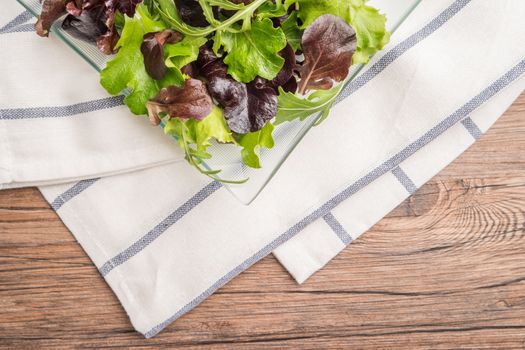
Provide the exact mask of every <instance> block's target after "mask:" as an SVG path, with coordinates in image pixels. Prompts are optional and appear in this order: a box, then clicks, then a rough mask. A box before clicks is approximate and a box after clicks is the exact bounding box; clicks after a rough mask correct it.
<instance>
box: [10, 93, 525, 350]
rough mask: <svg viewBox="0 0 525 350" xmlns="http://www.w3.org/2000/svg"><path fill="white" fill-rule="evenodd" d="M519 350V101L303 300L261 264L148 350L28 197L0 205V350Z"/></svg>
mask: <svg viewBox="0 0 525 350" xmlns="http://www.w3.org/2000/svg"><path fill="white" fill-rule="evenodd" d="M131 347H136V348H160V347H165V348H177V349H250V350H251V349H350V348H352V349H356V348H358V349H361V348H362V349H379V348H388V349H391V348H402V349H407V348H409V349H411V348H433V349H449V348H473V349H495V348H500V349H524V348H525V94H524V95H522V96H521V97H520V99H519V100H518V101H517V102H516V103H514V105H513V106H512V107H511V109H510V110H509V111H508V112H507V113H506V114H505V116H503V117H502V118H501V119H500V121H499V122H498V123H497V124H496V125H495V126H494V127H493V128H492V129H491V130H490V132H489V133H488V134H487V135H485V136H484V137H483V138H482V139H481V140H480V141H479V142H478V143H476V144H475V145H474V146H473V147H472V148H471V149H470V150H469V151H467V152H466V153H465V154H464V155H462V156H461V157H460V158H459V159H458V160H457V161H456V162H454V163H453V164H451V165H450V166H449V167H447V168H446V169H445V170H444V171H443V172H441V173H440V174H439V175H438V176H436V177H435V178H434V179H433V180H432V181H430V182H429V183H428V184H427V185H425V186H424V187H423V188H421V189H420V190H419V191H418V192H417V193H416V194H415V195H414V196H412V197H411V198H410V199H408V200H407V201H405V202H404V203H402V204H401V205H400V206H399V207H398V208H396V209H395V210H394V211H393V212H392V213H390V214H389V215H388V216H387V217H386V218H384V219H383V220H382V221H380V222H379V223H378V224H377V225H375V226H374V227H373V228H372V229H371V230H370V231H369V232H368V233H367V234H366V235H364V236H363V237H362V238H361V239H359V240H358V241H357V242H355V243H353V244H352V245H351V246H350V247H348V248H347V249H346V250H345V251H344V252H343V253H342V254H341V255H340V256H338V257H337V258H336V259H334V261H332V262H331V263H330V264H329V265H328V266H327V267H326V268H325V269H324V270H322V271H321V272H319V273H317V274H316V275H315V276H313V277H312V278H311V279H310V280H309V281H308V282H307V283H306V284H304V285H303V286H298V285H296V284H295V282H294V281H292V279H291V278H290V277H289V276H288V274H287V273H286V271H285V270H284V269H283V268H282V267H281V266H280V265H279V264H278V263H277V262H276V261H275V259H274V258H273V257H271V256H270V257H267V258H265V259H263V260H262V261H261V262H259V263H258V264H256V265H255V266H253V267H252V268H251V269H249V270H248V271H246V272H245V273H243V274H241V275H240V276H239V277H238V278H236V279H235V280H234V281H232V282H231V283H229V284H228V285H227V286H225V287H224V288H222V289H220V290H219V291H218V292H217V293H216V294H215V295H213V296H212V297H210V298H209V299H208V300H207V301H205V302H204V303H203V304H202V305H201V306H199V307H198V308H197V309H195V310H194V311H193V312H191V313H189V314H188V315H186V316H184V317H182V318H181V319H179V320H178V321H177V322H176V323H175V324H173V325H171V326H170V327H168V328H167V329H166V330H165V331H164V332H162V333H161V334H160V335H159V336H157V337H156V338H154V339H150V340H145V339H143V338H142V337H141V336H140V335H139V334H137V333H135V332H134V331H133V329H132V328H131V325H130V324H129V321H128V319H127V316H126V315H125V313H124V311H123V309H122V308H121V306H120V305H119V303H118V301H117V299H116V297H115V296H114V295H113V293H112V292H111V291H110V289H109V287H108V286H107V285H106V284H105V282H104V280H103V279H102V278H101V277H100V276H99V274H98V272H97V270H96V269H95V267H94V266H93V265H92V264H91V262H90V260H89V258H87V257H86V255H85V254H84V252H83V251H82V250H81V248H80V247H79V245H78V244H77V243H76V242H75V240H74V239H73V237H72V236H71V235H70V234H69V232H68V231H67V229H66V228H65V227H64V226H63V225H62V223H61V222H60V220H59V219H58V217H57V216H56V215H55V213H54V212H53V211H52V210H51V209H50V208H49V206H48V205H47V204H46V203H45V201H44V200H43V198H42V197H41V196H40V194H39V192H38V191H37V190H36V189H34V188H29V189H21V190H12V191H3V192H0V348H1V349H8V348H24V349H27V348H29V349H31V348H32V349H44V348H53V349H62V348H63V349H68V348H96V349H100V348H131Z"/></svg>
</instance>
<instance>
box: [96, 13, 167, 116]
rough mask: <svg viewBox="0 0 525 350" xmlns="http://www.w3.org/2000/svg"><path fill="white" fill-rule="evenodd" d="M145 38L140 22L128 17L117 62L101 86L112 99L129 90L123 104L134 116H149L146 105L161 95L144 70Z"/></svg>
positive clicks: (102, 75) (103, 74)
mask: <svg viewBox="0 0 525 350" xmlns="http://www.w3.org/2000/svg"><path fill="white" fill-rule="evenodd" d="M143 36H144V30H143V28H142V24H141V22H140V20H139V19H137V18H130V17H127V16H126V19H125V25H124V29H123V30H122V36H121V38H120V40H119V41H118V43H117V46H116V48H118V49H119V51H118V53H117V55H116V56H115V58H114V59H113V60H111V61H109V62H108V64H107V66H106V68H104V69H103V70H102V71H101V72H100V83H101V84H102V86H103V87H104V88H105V89H106V90H107V91H108V92H109V93H110V94H112V95H118V94H120V93H122V92H123V91H124V90H126V89H129V90H130V92H129V94H128V95H127V96H126V97H125V99H124V102H125V103H126V105H128V107H129V109H130V110H131V111H132V112H133V113H134V114H138V115H140V114H146V112H147V109H146V103H147V102H148V100H149V99H151V98H153V97H154V96H155V95H156V94H157V92H158V91H159V87H158V86H157V83H156V82H155V80H153V79H152V78H151V77H150V76H149V75H148V73H147V72H146V68H145V67H144V57H143V56H142V53H141V51H140V46H141V45H142V41H143Z"/></svg>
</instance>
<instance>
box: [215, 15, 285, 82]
mask: <svg viewBox="0 0 525 350" xmlns="http://www.w3.org/2000/svg"><path fill="white" fill-rule="evenodd" d="M215 40H219V41H220V45H221V46H224V49H225V51H226V52H227V53H228V55H227V56H226V58H225V59H224V63H226V65H228V73H229V74H230V75H231V76H232V77H233V78H235V79H236V80H237V81H240V82H243V83H249V82H251V81H253V80H254V79H255V78H256V77H257V76H260V77H262V78H265V79H268V80H272V79H273V78H275V76H277V74H278V73H279V71H280V70H281V69H282V68H283V65H284V58H282V57H281V56H279V52H280V51H281V50H282V49H284V48H285V46H286V36H285V35H284V32H283V30H282V29H281V28H274V27H273V24H272V21H271V19H269V18H264V19H256V20H255V21H254V22H253V23H252V26H251V29H250V30H248V31H244V32H240V33H230V32H223V33H221V35H220V36H215Z"/></svg>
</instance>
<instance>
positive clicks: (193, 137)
mask: <svg viewBox="0 0 525 350" xmlns="http://www.w3.org/2000/svg"><path fill="white" fill-rule="evenodd" d="M164 132H165V133H166V134H169V135H172V136H174V137H175V138H176V139H177V141H178V142H179V145H180V146H181V148H182V149H183V150H184V151H186V155H187V157H193V158H194V157H198V158H200V159H208V158H210V157H211V155H210V154H209V153H208V152H207V150H208V147H210V146H211V142H210V141H211V140H212V139H215V140H217V141H218V142H221V143H236V141H235V139H234V138H233V136H232V133H231V131H230V130H229V129H228V126H227V125H226V120H224V116H223V112H222V110H221V109H220V108H219V107H217V106H215V107H214V108H213V110H212V112H211V113H210V115H209V116H207V117H206V118H204V119H203V120H201V121H198V120H196V119H188V120H184V119H179V118H173V119H170V120H169V121H168V122H166V124H165V126H164Z"/></svg>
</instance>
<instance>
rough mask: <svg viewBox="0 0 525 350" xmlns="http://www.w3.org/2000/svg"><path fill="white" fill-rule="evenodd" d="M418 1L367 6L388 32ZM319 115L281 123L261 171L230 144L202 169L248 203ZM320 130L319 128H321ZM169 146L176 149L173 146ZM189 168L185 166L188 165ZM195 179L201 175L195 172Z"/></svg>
mask: <svg viewBox="0 0 525 350" xmlns="http://www.w3.org/2000/svg"><path fill="white" fill-rule="evenodd" d="M17 1H18V2H19V3H20V4H22V5H23V6H24V7H25V8H27V9H28V10H29V11H30V12H31V13H33V14H34V15H35V16H37V15H38V14H39V13H40V9H41V4H40V2H39V0H17ZM420 2H421V0H371V1H370V4H372V5H373V6H375V7H377V8H379V9H380V10H381V12H383V13H385V14H386V15H387V18H388V22H387V27H388V30H390V31H391V32H394V31H395V30H396V29H397V28H398V27H399V25H400V24H401V23H403V21H404V20H405V19H406V18H407V17H408V16H409V15H410V13H411V12H412V11H413V10H414V9H415V8H416V6H417V5H418V4H419V3H420ZM59 24H60V21H58V22H57V23H56V24H55V25H54V26H53V28H52V32H53V33H54V34H55V35H56V36H58V37H59V38H60V39H62V40H63V41H64V42H65V43H66V44H67V45H68V46H70V47H71V48H72V49H73V50H75V51H76V52H77V53H78V54H79V55H80V56H82V57H83V58H84V59H85V60H86V61H87V62H88V63H89V64H91V65H92V66H93V67H94V68H95V69H96V70H98V71H100V70H101V69H102V68H104V67H105V65H106V62H107V61H108V60H109V59H111V56H106V55H104V54H102V53H101V52H100V51H98V49H97V48H96V47H95V46H94V45H91V44H88V43H86V42H83V41H81V40H78V39H75V38H73V37H72V36H70V35H69V34H67V33H66V32H65V31H63V30H62V29H61V28H60V25H59ZM361 69H362V66H357V67H354V68H353V69H352V70H351V73H350V77H349V79H348V80H347V82H346V84H348V83H349V82H350V81H352V79H353V78H354V77H355V76H356V75H357V74H358V73H359V71H360V70H361ZM318 118H319V115H312V116H311V117H310V118H308V119H306V120H304V121H302V122H300V121H295V122H291V123H285V124H281V125H279V126H277V127H276V129H275V131H274V139H275V147H274V148H273V149H271V150H267V149H263V150H262V151H261V163H262V166H263V168H262V169H251V168H248V167H246V166H245V165H244V164H243V163H242V161H241V157H240V149H239V148H238V147H235V146H233V145H220V144H214V145H212V146H211V148H210V153H211V154H212V155H213V158H212V159H210V160H206V162H205V163H204V166H205V167H206V168H209V169H214V170H215V169H221V170H222V172H221V173H220V174H219V176H220V177H221V178H223V179H226V180H237V181H239V180H244V179H249V180H248V181H247V182H246V183H243V184H240V185H230V184H226V185H225V187H226V188H227V189H228V190H229V191H230V192H231V193H232V194H233V195H234V197H236V198H237V199H238V200H239V201H241V202H242V203H244V204H249V203H251V202H252V201H253V200H254V199H255V198H256V197H257V195H258V194H259V193H260V192H261V191H262V190H263V189H264V187H265V186H266V185H267V184H268V182H269V181H270V180H271V179H272V177H273V176H274V175H275V174H276V173H277V171H278V170H279V168H280V167H281V165H282V164H283V162H284V161H285V160H286V158H287V157H288V156H289V155H290V153H291V152H292V151H293V149H294V148H295V147H296V146H297V144H298V143H299V142H300V141H301V139H302V138H303V137H304V135H306V133H307V132H308V130H310V128H311V127H312V126H313V125H314V124H315V122H316V121H317V120H318ZM321 127H322V126H321ZM173 147H178V145H176V144H174V145H173ZM188 166H189V165H188ZM195 176H203V175H200V174H199V173H197V172H195Z"/></svg>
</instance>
